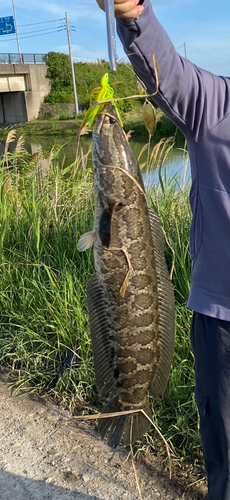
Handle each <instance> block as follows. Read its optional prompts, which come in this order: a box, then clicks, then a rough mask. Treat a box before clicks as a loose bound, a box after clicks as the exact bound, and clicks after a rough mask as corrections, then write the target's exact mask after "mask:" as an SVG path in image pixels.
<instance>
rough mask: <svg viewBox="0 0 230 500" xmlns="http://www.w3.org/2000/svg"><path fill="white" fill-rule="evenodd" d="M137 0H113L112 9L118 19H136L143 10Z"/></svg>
mask: <svg viewBox="0 0 230 500" xmlns="http://www.w3.org/2000/svg"><path fill="white" fill-rule="evenodd" d="M138 1H139V0H115V2H114V10H115V16H116V17H117V18H118V19H136V18H137V17H138V16H139V15H140V14H141V13H142V12H143V10H144V7H142V5H138Z"/></svg>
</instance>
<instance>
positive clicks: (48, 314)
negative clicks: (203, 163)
mask: <svg viewBox="0 0 230 500" xmlns="http://www.w3.org/2000/svg"><path fill="white" fill-rule="evenodd" d="M9 139H10V138H9ZM8 145H9V144H8ZM8 145H7V147H6V151H5V154H4V155H3V156H2V157H1V159H0V311H1V313H0V360H1V364H2V365H6V366H7V367H9V368H10V369H12V371H13V373H14V375H15V376H16V379H17V381H16V385H17V387H21V386H23V385H24V384H25V383H28V382H29V384H30V387H31V388H32V389H33V388H34V389H37V388H39V389H41V390H45V391H49V392H50V393H52V394H53V396H54V397H56V398H57V399H58V400H59V401H61V402H62V404H65V405H67V406H69V407H70V406H71V407H76V406H79V405H81V407H82V408H84V407H85V408H86V407H87V411H88V412H89V411H91V410H90V409H89V408H91V409H92V411H94V410H93V408H98V409H100V401H99V399H98V396H97V390H96V385H95V378H94V370H93V361H92V353H91V344H90V337H89V325H88V316H87V308H86V292H85V290H86V283H87V281H88V279H89V277H90V275H91V274H93V272H94V270H93V258H92V251H88V252H85V253H83V254H82V253H81V254H79V253H78V252H77V250H76V244H77V241H78V239H79V236H80V235H81V234H82V233H84V232H86V231H89V230H91V229H92V227H93V195H92V174H91V170H90V168H86V169H85V170H84V171H83V170H82V168H81V162H80V159H79V158H77V159H76V162H75V163H74V164H72V165H70V166H69V167H68V168H63V167H62V165H61V164H60V162H59V149H58V148H55V150H53V151H52V152H51V154H50V157H49V169H48V171H47V174H46V175H45V176H43V177H42V176H40V175H39V160H40V159H41V157H42V154H43V153H42V152H40V154H39V155H36V156H35V157H33V156H31V155H28V153H26V152H25V151H24V149H23V142H22V141H21V144H19V145H20V147H19V145H18V147H17V148H16V150H15V151H14V152H13V153H9V150H8ZM168 148H169V150H170V148H171V144H170V143H169V142H166V143H165V142H164V141H162V143H161V144H160V145H158V149H155V151H153V152H152V155H151V158H150V160H149V161H150V162H151V164H153V163H154V162H155V164H157V165H158V181H157V183H156V185H155V186H151V187H149V189H148V193H147V195H148V199H149V204H150V206H152V207H154V209H155V210H156V211H157V212H158V213H159V215H160V217H161V219H162V222H163V226H164V229H165V232H166V234H167V237H168V240H169V241H170V246H171V247H172V248H173V251H174V255H175V269H174V274H173V280H174V286H175V295H176V309H177V330H176V345H175V355H174V360H173V367H172V372H171V376H170V380H169V385H168V390H167V391H166V394H165V396H164V397H163V398H162V399H161V400H151V403H152V410H153V418H154V420H155V422H156V424H157V425H158V426H159V427H160V428H161V431H162V432H163V434H164V435H165V437H166V438H167V439H169V440H170V441H171V443H172V446H173V447H174V449H175V450H176V453H177V455H179V456H180V457H182V458H183V457H186V456H187V455H188V453H191V452H192V451H197V450H198V449H199V447H200V440H199V436H198V430H197V411H196V407H195V403H194V397H193V386H194V368H193V355H192V353H191V346H190V341H189V329H190V321H191V313H190V312H189V311H188V310H187V308H186V301H187V298H188V293H189V278H190V260H189V253H188V239H189V227H190V219H191V216H190V209H189V202H188V190H189V187H188V186H187V185H185V184H184V183H183V182H181V181H179V178H178V175H174V176H171V177H168V174H167V172H166V171H165V170H164V162H165V157H166V154H167V149H168ZM85 164H86V165H85V167H87V157H86V158H85ZM166 253H167V260H168V264H169V267H170V266H171V265H172V261H173V254H172V252H171V249H170V247H169V246H167V245H166ZM66 357H67V358H68V357H69V359H71V360H72V362H69V363H66V364H65V360H66ZM55 384H56V385H55ZM143 443H145V444H148V446H150V447H154V448H159V446H160V442H159V440H158V437H157V436H156V435H155V433H154V432H150V433H149V434H148V435H147V437H146V438H144V439H143Z"/></svg>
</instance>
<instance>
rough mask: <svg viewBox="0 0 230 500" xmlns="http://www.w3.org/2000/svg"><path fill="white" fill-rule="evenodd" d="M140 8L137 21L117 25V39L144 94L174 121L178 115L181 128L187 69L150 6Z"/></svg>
mask: <svg viewBox="0 0 230 500" xmlns="http://www.w3.org/2000/svg"><path fill="white" fill-rule="evenodd" d="M143 5H144V12H143V13H142V14H141V16H140V17H139V19H138V20H130V21H127V20H123V19H119V20H118V21H117V31H118V35H119V37H120V39H121V41H122V44H123V46H124V50H125V52H126V54H127V56H128V57H129V59H130V62H131V63H132V66H133V68H134V71H135V73H136V74H137V76H138V77H139V78H140V80H141V81H142V82H143V83H144V84H145V86H146V87H147V91H148V93H149V94H153V93H156V94H155V95H154V100H155V102H156V103H157V104H158V105H159V106H160V107H161V108H162V109H163V111H164V112H165V113H166V114H167V115H168V116H170V117H171V118H173V119H174V121H175V120H176V119H177V115H178V120H179V122H180V128H182V127H183V123H182V122H183V121H185V120H186V105H185V106H184V108H183V105H182V103H183V96H185V95H186V94H187V92H188V86H189V84H190V80H191V69H190V67H189V63H187V65H185V64H184V60H183V59H182V58H181V57H180V56H179V55H178V54H177V52H176V51H175V48H174V46H173V44H172V42H171V40H170V39H169V37H168V35H167V33H166V32H165V30H164V28H163V27H162V26H161V24H160V23H159V22H158V20H157V19H156V16H155V15H154V13H153V12H152V7H151V4H150V2H149V1H145V2H144V4H143ZM154 58H155V61H156V65H154ZM156 71H157V75H156ZM179 103H181V106H180V105H179ZM171 115H173V117H172V116H171Z"/></svg>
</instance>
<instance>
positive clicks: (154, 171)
mask: <svg viewBox="0 0 230 500" xmlns="http://www.w3.org/2000/svg"><path fill="white" fill-rule="evenodd" d="M91 144H92V138H91V134H88V135H84V136H82V137H81V138H80V142H79V143H78V140H77V137H71V138H66V137H63V136H55V137H38V136H34V137H30V138H29V139H28V138H26V139H25V148H26V150H27V151H28V152H29V153H32V154H35V153H37V152H38V151H39V150H41V149H42V150H50V149H51V148H52V147H53V146H57V145H59V146H61V149H60V153H59V158H60V162H61V165H63V166H68V165H71V164H72V163H74V162H75V160H76V154H77V153H78V157H79V156H80V157H81V165H82V168H87V167H88V166H91V165H92V156H91V154H87V153H88V152H89V149H90V147H91ZM130 145H131V147H132V149H133V152H134V154H135V156H136V158H137V159H138V161H139V165H140V167H141V169H142V175H143V178H144V182H145V185H146V187H150V186H151V185H152V183H158V182H159V169H160V173H161V176H162V177H166V176H167V179H168V180H169V179H171V178H173V176H176V177H177V179H178V180H179V183H180V185H182V186H183V185H185V184H186V183H187V182H188V181H189V178H190V165H189V158H188V153H187V151H186V150H185V149H184V143H177V144H176V145H174V146H172V145H170V142H169V143H168V145H167V144H166V145H164V143H163V142H162V144H161V146H160V147H159V143H158V145H156V144H154V140H153V139H152V141H151V147H150V150H148V147H147V144H146V141H144V140H138V139H136V137H135V139H134V138H133V139H132V137H131V140H130ZM4 147H5V144H4V142H3V141H1V140H0V153H2V152H3V151H4ZM14 147H15V144H14V143H12V144H11V145H10V150H11V151H12V150H13V149H14ZM48 163H49V160H42V161H41V166H40V167H41V170H42V173H43V174H44V175H45V173H46V171H47V168H48ZM147 163H148V165H149V166H148V167H147V166H146V164H147Z"/></svg>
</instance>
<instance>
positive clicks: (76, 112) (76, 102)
mask: <svg viewBox="0 0 230 500" xmlns="http://www.w3.org/2000/svg"><path fill="white" fill-rule="evenodd" d="M65 20H66V29H67V36H68V44H69V58H70V66H71V73H72V80H73V93H74V103H75V114H76V115H78V113H79V110H78V101H77V89H76V81H75V74H74V65H73V56H72V47H71V40H70V30H69V20H68V14H67V12H66V13H65Z"/></svg>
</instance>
